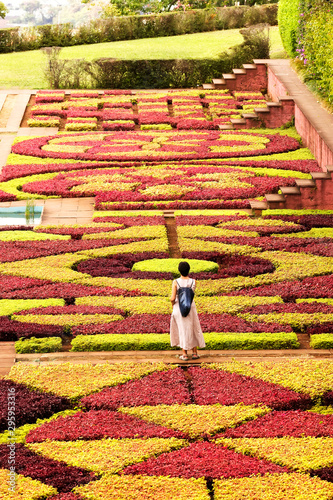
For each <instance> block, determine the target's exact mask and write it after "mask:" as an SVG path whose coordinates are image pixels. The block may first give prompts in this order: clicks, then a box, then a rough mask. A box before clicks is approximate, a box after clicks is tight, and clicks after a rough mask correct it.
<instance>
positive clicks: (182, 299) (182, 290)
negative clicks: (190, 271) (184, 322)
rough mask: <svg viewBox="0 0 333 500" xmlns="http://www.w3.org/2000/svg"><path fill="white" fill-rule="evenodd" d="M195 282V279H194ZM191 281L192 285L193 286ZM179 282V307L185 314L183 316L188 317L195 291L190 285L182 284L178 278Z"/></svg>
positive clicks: (181, 312)
mask: <svg viewBox="0 0 333 500" xmlns="http://www.w3.org/2000/svg"><path fill="white" fill-rule="evenodd" d="M192 283H193V280H192ZM192 283H191V287H192ZM177 284H178V287H179V288H178V302H179V309H180V314H181V315H182V316H183V318H186V316H188V314H189V312H190V310H191V305H192V302H193V297H194V292H193V290H192V288H191V287H188V286H180V285H179V283H178V280H177Z"/></svg>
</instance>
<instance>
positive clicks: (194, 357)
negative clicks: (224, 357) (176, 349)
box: [192, 354, 200, 359]
mask: <svg viewBox="0 0 333 500" xmlns="http://www.w3.org/2000/svg"><path fill="white" fill-rule="evenodd" d="M199 358H200V356H199V354H192V359H199Z"/></svg>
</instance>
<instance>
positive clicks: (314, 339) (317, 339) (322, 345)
mask: <svg viewBox="0 0 333 500" xmlns="http://www.w3.org/2000/svg"><path fill="white" fill-rule="evenodd" d="M310 347H312V349H333V335H332V333H318V334H316V335H311V339H310Z"/></svg>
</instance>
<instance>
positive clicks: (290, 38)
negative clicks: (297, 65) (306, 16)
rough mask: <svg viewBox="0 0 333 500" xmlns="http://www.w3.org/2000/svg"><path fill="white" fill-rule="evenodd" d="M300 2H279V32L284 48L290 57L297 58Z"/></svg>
mask: <svg viewBox="0 0 333 500" xmlns="http://www.w3.org/2000/svg"><path fill="white" fill-rule="evenodd" d="M299 1H300V0H279V10H278V22H279V30H280V35H281V39H282V43H283V46H284V48H285V50H286V52H287V54H288V55H289V57H295V56H296V54H297V52H296V48H297V38H298V28H299V23H298V21H299V10H298V6H299Z"/></svg>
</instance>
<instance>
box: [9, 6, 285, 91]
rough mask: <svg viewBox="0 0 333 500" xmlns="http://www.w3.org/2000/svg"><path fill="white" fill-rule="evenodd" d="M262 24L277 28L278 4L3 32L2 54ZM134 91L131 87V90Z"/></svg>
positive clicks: (134, 17)
mask: <svg viewBox="0 0 333 500" xmlns="http://www.w3.org/2000/svg"><path fill="white" fill-rule="evenodd" d="M258 23H267V24H270V25H276V24H277V4H272V5H258V6H253V7H248V6H239V7H218V8H214V9H197V10H190V11H185V12H167V13H163V14H157V15H146V16H122V17H111V18H109V19H106V20H101V19H98V20H95V21H91V22H90V23H86V24H84V25H82V26H80V27H79V28H75V27H74V25H72V24H71V23H67V24H52V25H51V24H47V25H43V26H36V27H28V28H7V29H2V30H0V53H1V52H17V51H22V50H35V49H39V48H41V47H49V46H59V47H67V46H72V45H85V44H92V43H103V42H113V41H117V40H133V39H139V38H156V37H162V36H174V35H184V34H187V33H201V32H205V31H215V30H223V29H235V28H242V27H244V26H251V25H254V24H258ZM129 88H130V87H129Z"/></svg>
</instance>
